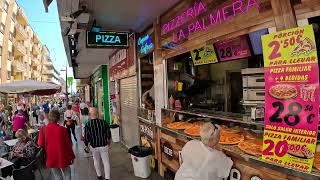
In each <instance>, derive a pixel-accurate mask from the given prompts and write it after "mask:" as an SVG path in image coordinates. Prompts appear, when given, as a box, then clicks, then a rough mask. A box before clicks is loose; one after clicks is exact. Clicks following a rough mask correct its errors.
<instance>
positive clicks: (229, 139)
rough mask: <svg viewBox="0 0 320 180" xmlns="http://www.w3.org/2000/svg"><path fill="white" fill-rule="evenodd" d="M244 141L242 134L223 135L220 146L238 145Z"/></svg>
mask: <svg viewBox="0 0 320 180" xmlns="http://www.w3.org/2000/svg"><path fill="white" fill-rule="evenodd" d="M243 140H244V136H243V135H241V134H222V133H221V136H220V141H219V143H220V144H225V145H233V144H238V143H240V142H241V141H243Z"/></svg>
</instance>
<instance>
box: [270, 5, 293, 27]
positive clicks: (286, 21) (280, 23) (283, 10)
mask: <svg viewBox="0 0 320 180" xmlns="http://www.w3.org/2000/svg"><path fill="white" fill-rule="evenodd" d="M271 6H272V11H273V17H274V21H275V24H276V28H277V31H280V30H284V29H290V28H295V27H297V19H296V15H295V13H294V9H293V5H292V3H291V1H290V0H271Z"/></svg>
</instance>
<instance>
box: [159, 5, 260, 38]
mask: <svg viewBox="0 0 320 180" xmlns="http://www.w3.org/2000/svg"><path fill="white" fill-rule="evenodd" d="M258 8H259V3H258V0H234V1H232V2H230V3H228V4H226V5H224V6H219V7H217V8H215V9H208V6H207V5H206V3H204V2H203V1H196V2H195V3H194V4H193V5H192V6H191V7H189V8H187V9H186V10H185V11H184V12H182V13H180V14H179V15H177V16H176V17H174V18H172V19H171V20H169V22H167V23H165V24H164V25H162V27H161V34H162V35H165V34H167V33H169V32H172V31H174V32H173V42H180V41H182V40H185V39H187V37H189V36H190V35H191V34H193V33H195V32H198V31H206V30H207V29H209V28H210V27H211V26H214V25H218V24H222V23H225V22H227V21H230V20H232V19H234V17H235V16H236V15H238V14H247V13H248V12H249V11H250V10H251V9H258ZM202 14H205V15H203V16H201V15H202ZM199 16H200V17H201V18H198V17H199ZM196 18H197V19H196ZM193 19H196V21H193Z"/></svg>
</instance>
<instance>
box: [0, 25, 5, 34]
mask: <svg viewBox="0 0 320 180" xmlns="http://www.w3.org/2000/svg"><path fill="white" fill-rule="evenodd" d="M4 27H5V26H4V24H3V23H1V24H0V32H2V33H4Z"/></svg>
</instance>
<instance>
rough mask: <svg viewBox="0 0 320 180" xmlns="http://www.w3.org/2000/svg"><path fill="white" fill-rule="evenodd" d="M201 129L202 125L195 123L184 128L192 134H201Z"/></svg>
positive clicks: (187, 132)
mask: <svg viewBox="0 0 320 180" xmlns="http://www.w3.org/2000/svg"><path fill="white" fill-rule="evenodd" d="M200 129H201V126H200V125H194V126H192V127H191V128H189V129H186V130H184V133H186V134H187V135H190V136H200Z"/></svg>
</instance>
